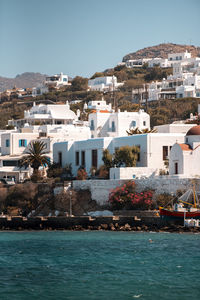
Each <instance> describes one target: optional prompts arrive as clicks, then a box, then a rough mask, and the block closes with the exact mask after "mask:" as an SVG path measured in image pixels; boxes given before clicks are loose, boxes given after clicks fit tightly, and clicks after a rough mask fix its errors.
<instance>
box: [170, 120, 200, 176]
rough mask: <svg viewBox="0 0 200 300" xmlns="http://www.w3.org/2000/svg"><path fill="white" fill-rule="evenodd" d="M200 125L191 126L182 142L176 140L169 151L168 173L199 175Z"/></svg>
mask: <svg viewBox="0 0 200 300" xmlns="http://www.w3.org/2000/svg"><path fill="white" fill-rule="evenodd" d="M199 162H200V125H197V126H194V127H192V128H191V129H190V130H189V131H188V132H187V134H186V136H185V139H184V143H179V142H176V143H175V144H174V145H173V147H172V149H171V153H170V159H169V173H170V175H179V176H180V175H181V176H184V177H199V176H200V168H199Z"/></svg>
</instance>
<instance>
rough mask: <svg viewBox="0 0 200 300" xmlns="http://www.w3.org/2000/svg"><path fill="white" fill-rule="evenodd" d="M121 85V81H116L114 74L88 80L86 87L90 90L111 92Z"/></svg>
mask: <svg viewBox="0 0 200 300" xmlns="http://www.w3.org/2000/svg"><path fill="white" fill-rule="evenodd" d="M122 85H123V83H118V82H117V77H116V76H104V77H96V78H94V79H90V80H88V87H89V89H90V90H92V91H100V92H112V91H115V90H117V89H118V87H120V86H122Z"/></svg>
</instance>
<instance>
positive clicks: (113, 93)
mask: <svg viewBox="0 0 200 300" xmlns="http://www.w3.org/2000/svg"><path fill="white" fill-rule="evenodd" d="M112 96H113V107H114V111H115V112H116V111H117V107H116V98H115V82H114V75H113V76H112Z"/></svg>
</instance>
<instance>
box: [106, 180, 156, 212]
mask: <svg viewBox="0 0 200 300" xmlns="http://www.w3.org/2000/svg"><path fill="white" fill-rule="evenodd" d="M152 196H153V193H152V191H150V190H148V191H144V192H141V193H138V192H136V191H135V182H134V181H129V182H127V183H125V184H124V185H123V186H120V187H116V188H115V189H113V190H112V191H111V193H110V194H109V203H110V204H111V206H112V208H113V209H141V210H146V209H151V208H152Z"/></svg>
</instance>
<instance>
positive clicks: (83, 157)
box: [81, 151, 85, 167]
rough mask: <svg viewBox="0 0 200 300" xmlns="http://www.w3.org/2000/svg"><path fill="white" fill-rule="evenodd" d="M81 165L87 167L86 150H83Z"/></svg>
mask: <svg viewBox="0 0 200 300" xmlns="http://www.w3.org/2000/svg"><path fill="white" fill-rule="evenodd" d="M81 166H82V167H85V151H81Z"/></svg>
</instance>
